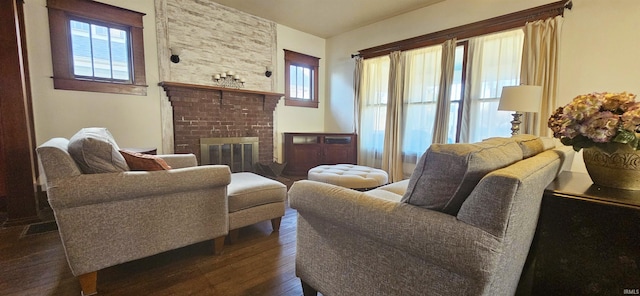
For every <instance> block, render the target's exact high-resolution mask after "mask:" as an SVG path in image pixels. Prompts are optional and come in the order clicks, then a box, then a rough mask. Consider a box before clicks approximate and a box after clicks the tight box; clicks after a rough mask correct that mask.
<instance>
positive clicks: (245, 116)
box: [159, 81, 284, 163]
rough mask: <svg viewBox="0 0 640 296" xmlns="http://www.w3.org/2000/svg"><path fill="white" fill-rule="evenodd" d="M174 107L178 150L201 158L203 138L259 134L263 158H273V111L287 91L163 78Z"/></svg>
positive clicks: (175, 140) (260, 157)
mask: <svg viewBox="0 0 640 296" xmlns="http://www.w3.org/2000/svg"><path fill="white" fill-rule="evenodd" d="M159 85H160V86H162V88H164V90H165V92H166V93H167V98H168V99H169V102H170V103H171V107H172V109H173V131H174V152H175V153H193V154H195V155H196V156H197V157H198V161H200V140H201V139H203V138H224V137H258V138H259V142H260V144H259V146H260V152H259V161H260V162H263V163H270V162H271V161H272V160H273V145H274V144H273V127H274V123H273V112H274V111H275V109H276V106H277V105H278V101H280V99H281V98H282V97H284V94H281V93H272V92H263V91H255V90H244V89H234V88H224V87H217V86H208V85H196V84H187V83H178V82H167V81H163V82H160V83H159Z"/></svg>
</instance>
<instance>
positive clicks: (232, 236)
mask: <svg viewBox="0 0 640 296" xmlns="http://www.w3.org/2000/svg"><path fill="white" fill-rule="evenodd" d="M239 236H240V228H238V229H233V230H229V243H232V244H233V243H235V242H237V241H238V237H239Z"/></svg>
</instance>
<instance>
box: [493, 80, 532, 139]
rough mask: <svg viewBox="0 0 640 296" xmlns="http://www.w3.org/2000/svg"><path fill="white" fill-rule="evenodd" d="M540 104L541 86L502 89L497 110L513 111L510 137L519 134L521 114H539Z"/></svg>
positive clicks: (506, 87) (519, 86)
mask: <svg viewBox="0 0 640 296" xmlns="http://www.w3.org/2000/svg"><path fill="white" fill-rule="evenodd" d="M541 102H542V86H537V85H518V86H505V87H503V88H502V95H501V96H500V103H499V104H498V110H502V111H513V112H514V113H513V114H511V115H513V120H512V121H511V135H512V136H515V135H517V134H519V133H520V123H521V122H520V117H521V116H522V112H535V113H537V112H540V103H541Z"/></svg>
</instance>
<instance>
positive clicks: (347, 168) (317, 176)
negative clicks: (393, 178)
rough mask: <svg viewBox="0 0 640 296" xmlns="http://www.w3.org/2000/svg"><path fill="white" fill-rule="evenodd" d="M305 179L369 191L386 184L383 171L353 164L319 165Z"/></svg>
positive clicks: (385, 174)
mask: <svg viewBox="0 0 640 296" xmlns="http://www.w3.org/2000/svg"><path fill="white" fill-rule="evenodd" d="M307 179H309V180H312V181H318V182H323V183H328V184H333V185H338V186H342V187H347V188H351V189H370V188H375V187H378V186H382V185H385V184H387V182H388V180H389V176H388V175H387V173H386V172H385V171H383V170H379V169H374V168H370V167H367V166H361V165H353V164H335V165H320V166H317V167H315V168H312V169H310V170H309V173H308V176H307Z"/></svg>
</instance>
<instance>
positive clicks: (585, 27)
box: [558, 0, 640, 172]
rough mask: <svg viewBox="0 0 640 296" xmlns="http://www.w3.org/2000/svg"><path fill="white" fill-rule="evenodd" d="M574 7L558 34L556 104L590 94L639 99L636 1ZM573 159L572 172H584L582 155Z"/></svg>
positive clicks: (606, 0) (600, 0)
mask: <svg viewBox="0 0 640 296" xmlns="http://www.w3.org/2000/svg"><path fill="white" fill-rule="evenodd" d="M573 2H574V4H575V5H574V6H573V9H572V10H571V11H567V12H566V13H565V22H564V28H563V32H562V49H561V55H560V71H561V72H560V77H559V78H558V79H559V82H560V83H559V97H558V101H559V103H560V104H561V105H565V104H567V103H569V102H570V101H571V100H572V99H573V98H574V97H575V96H577V95H579V94H585V93H590V92H594V91H597V92H603V91H608V92H621V91H627V92H631V93H634V94H640V55H638V48H640V38H638V37H639V36H640V35H639V32H640V23H639V22H638V20H640V1H637V0H573ZM636 100H637V101H640V98H638V99H636ZM577 156H578V157H576V158H575V160H574V162H573V167H572V170H573V171H582V172H586V169H585V167H584V162H583V160H582V151H581V152H580V153H579V154H578V155H577Z"/></svg>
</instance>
